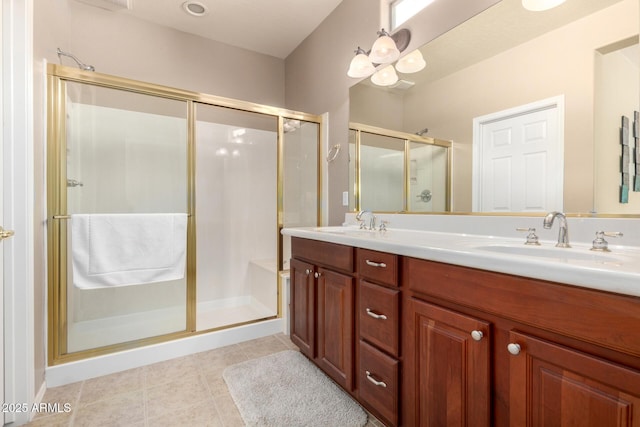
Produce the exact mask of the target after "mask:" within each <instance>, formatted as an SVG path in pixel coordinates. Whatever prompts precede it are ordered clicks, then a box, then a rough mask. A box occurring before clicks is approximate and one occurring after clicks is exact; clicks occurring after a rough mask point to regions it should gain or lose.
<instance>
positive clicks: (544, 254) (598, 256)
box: [476, 245, 618, 262]
mask: <svg viewBox="0 0 640 427" xmlns="http://www.w3.org/2000/svg"><path fill="white" fill-rule="evenodd" d="M476 249H479V250H481V251H488V252H498V253H504V254H511V255H525V256H530V257H536V258H552V259H558V260H575V261H596V262H598V261H599V262H603V261H604V262H606V261H618V259H616V258H615V257H614V256H611V255H609V254H608V253H602V252H594V251H589V250H588V249H571V248H556V247H552V248H549V247H540V246H524V245H523V246H511V245H488V246H477V247H476Z"/></svg>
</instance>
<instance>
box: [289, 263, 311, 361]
mask: <svg viewBox="0 0 640 427" xmlns="http://www.w3.org/2000/svg"><path fill="white" fill-rule="evenodd" d="M313 273H314V267H313V265H311V264H308V263H306V262H302V261H299V260H297V259H295V258H293V259H291V278H292V281H291V302H292V305H293V310H292V311H291V323H290V327H291V341H292V342H293V343H294V344H296V345H297V346H298V347H300V350H301V351H302V352H303V353H304V354H305V355H306V356H307V357H309V358H311V359H313V358H314V357H315V328H316V326H315V320H314V319H315V304H316V297H315V294H316V291H315V280H314V278H313Z"/></svg>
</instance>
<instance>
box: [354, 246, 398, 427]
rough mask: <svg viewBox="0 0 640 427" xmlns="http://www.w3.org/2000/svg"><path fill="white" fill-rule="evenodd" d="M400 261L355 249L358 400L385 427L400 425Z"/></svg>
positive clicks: (383, 254)
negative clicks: (385, 426)
mask: <svg viewBox="0 0 640 427" xmlns="http://www.w3.org/2000/svg"><path fill="white" fill-rule="evenodd" d="M399 259H400V257H399V256H397V255H393V254H388V253H384V252H377V251H371V250H368V249H361V248H358V249H357V251H356V260H357V266H358V268H357V270H358V271H357V276H358V279H359V282H358V303H357V310H358V331H359V343H358V347H357V352H358V398H359V400H360V402H361V403H362V404H363V405H364V406H365V407H366V408H367V409H368V410H369V411H370V412H372V413H373V414H374V415H376V416H377V417H378V418H379V419H380V420H381V421H383V422H384V423H385V424H386V425H389V426H397V425H399V422H400V403H399V399H400V373H401V371H400V367H401V363H400V314H401V312H400V300H401V292H400V290H399V289H398V286H399V281H398V266H399Z"/></svg>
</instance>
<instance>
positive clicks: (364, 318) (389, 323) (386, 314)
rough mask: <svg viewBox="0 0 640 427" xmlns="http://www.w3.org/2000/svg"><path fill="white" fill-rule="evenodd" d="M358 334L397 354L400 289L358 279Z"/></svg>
mask: <svg viewBox="0 0 640 427" xmlns="http://www.w3.org/2000/svg"><path fill="white" fill-rule="evenodd" d="M359 299H360V304H359V308H358V311H359V320H360V336H361V337H362V338H364V339H365V340H367V341H369V342H371V343H372V344H375V345H376V346H378V347H379V348H381V349H382V350H384V351H386V352H388V353H390V354H393V355H394V356H398V352H399V339H398V335H399V324H400V321H399V318H398V316H399V312H400V291H397V290H395V289H389V288H385V287H382V286H379V285H375V284H373V283H369V282H367V281H365V280H361V281H360V297H359Z"/></svg>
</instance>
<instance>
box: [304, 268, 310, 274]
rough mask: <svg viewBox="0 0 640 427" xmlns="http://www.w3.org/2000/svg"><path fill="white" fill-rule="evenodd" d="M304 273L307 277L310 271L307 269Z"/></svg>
mask: <svg viewBox="0 0 640 427" xmlns="http://www.w3.org/2000/svg"><path fill="white" fill-rule="evenodd" d="M304 272H305V273H306V275H307V276H308V275H310V274H311V270H309V269H308V268H307V269H306V270H305V271H304Z"/></svg>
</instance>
